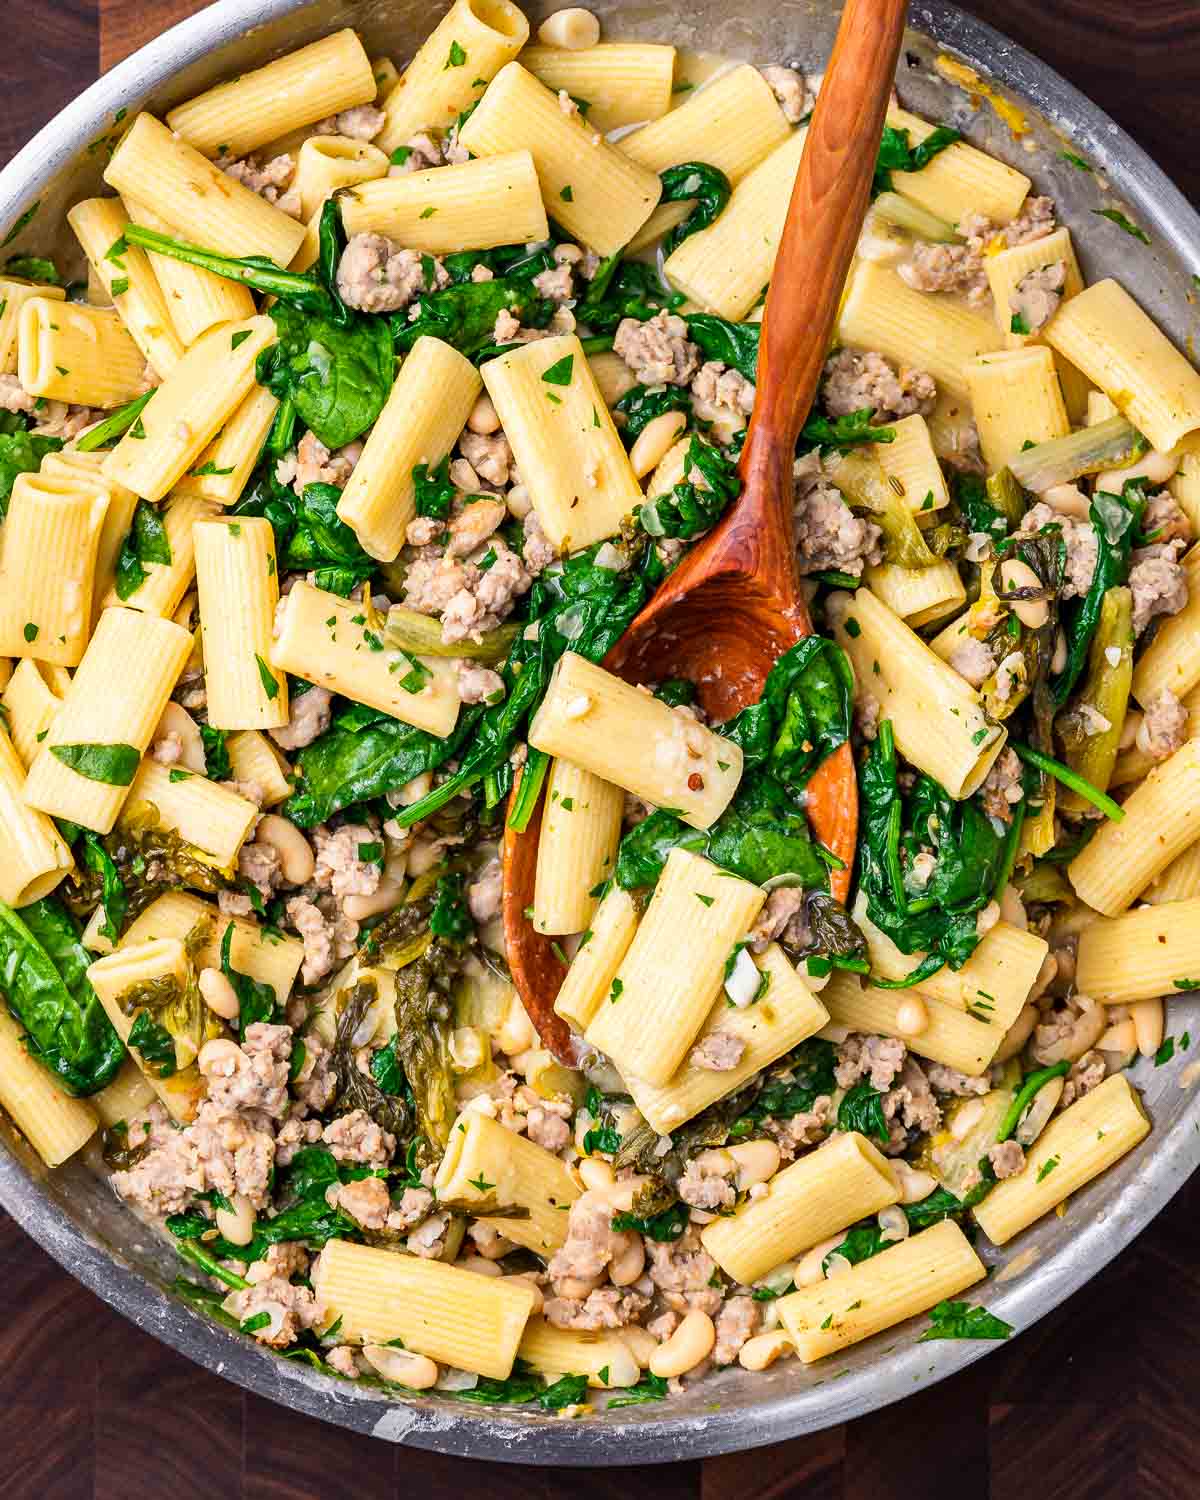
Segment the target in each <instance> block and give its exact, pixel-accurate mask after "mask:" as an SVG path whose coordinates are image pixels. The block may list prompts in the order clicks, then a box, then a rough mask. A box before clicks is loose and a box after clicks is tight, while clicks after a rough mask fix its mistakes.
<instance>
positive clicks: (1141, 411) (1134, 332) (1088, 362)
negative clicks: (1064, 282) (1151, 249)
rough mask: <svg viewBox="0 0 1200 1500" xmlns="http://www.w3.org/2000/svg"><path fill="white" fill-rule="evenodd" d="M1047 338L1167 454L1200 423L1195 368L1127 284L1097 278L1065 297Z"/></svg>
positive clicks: (1198, 382)
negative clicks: (1068, 297)
mask: <svg viewBox="0 0 1200 1500" xmlns="http://www.w3.org/2000/svg"><path fill="white" fill-rule="evenodd" d="M1045 339H1046V342H1047V343H1048V344H1050V345H1051V346H1052V347H1053V348H1055V349H1057V350H1058V352H1059V353H1060V354H1062V355H1063V356H1064V358H1066V359H1069V360H1070V361H1071V363H1072V364H1073V365H1075V366H1077V367H1078V368H1079V369H1080V370H1082V371H1083V373H1084V374H1085V375H1086V376H1087V377H1088V379H1089V380H1091V381H1092V383H1093V384H1094V385H1098V386H1099V387H1100V389H1101V390H1102V391H1103V392H1104V394H1105V395H1106V396H1108V398H1109V399H1110V400H1111V401H1112V403H1113V404H1114V406H1116V408H1117V410H1118V411H1119V412H1120V413H1121V415H1122V416H1124V417H1126V418H1127V419H1128V420H1129V421H1130V422H1132V423H1133V425H1134V426H1135V427H1136V428H1137V429H1138V431H1139V432H1142V433H1144V434H1145V435H1146V437H1147V438H1148V439H1149V441H1150V445H1151V447H1154V448H1158V449H1159V450H1160V451H1161V452H1163V453H1166V452H1168V451H1169V450H1170V449H1171V448H1174V447H1175V445H1176V444H1177V443H1178V442H1179V441H1180V439H1182V438H1184V437H1186V436H1187V434H1188V433H1189V432H1191V431H1192V430H1193V429H1194V428H1196V427H1200V372H1198V371H1197V370H1195V369H1194V368H1193V367H1192V365H1191V364H1189V363H1188V361H1187V360H1186V359H1185V358H1184V356H1183V355H1182V354H1181V353H1180V352H1179V350H1178V349H1176V347H1175V345H1174V344H1172V343H1171V341H1170V339H1168V338H1167V336H1166V334H1165V333H1163V332H1162V331H1161V330H1160V329H1159V327H1158V326H1157V324H1155V323H1154V322H1153V321H1152V320H1151V318H1150V317H1149V316H1148V315H1147V314H1146V313H1144V312H1143V311H1142V309H1141V308H1140V307H1139V306H1138V304H1137V303H1136V302H1135V301H1134V300H1133V298H1132V297H1131V296H1130V295H1129V293H1128V292H1127V291H1126V290H1125V288H1124V287H1123V286H1121V285H1120V284H1119V283H1117V282H1115V281H1112V280H1105V281H1097V282H1095V283H1094V284H1093V285H1092V286H1090V287H1088V288H1087V290H1086V291H1083V292H1080V293H1079V295H1078V296H1077V297H1072V298H1071V300H1070V301H1069V302H1064V303H1063V305H1062V306H1061V307H1060V308H1059V310H1058V312H1057V313H1056V314H1055V315H1054V317H1053V318H1052V319H1051V320H1050V322H1049V323H1048V324H1047V325H1046V331H1045Z"/></svg>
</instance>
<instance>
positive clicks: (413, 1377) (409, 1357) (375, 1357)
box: [362, 1344, 438, 1391]
mask: <svg viewBox="0 0 1200 1500" xmlns="http://www.w3.org/2000/svg"><path fill="white" fill-rule="evenodd" d="M362 1356H363V1358H364V1359H365V1360H366V1362H367V1363H368V1364H369V1365H370V1366H371V1368H372V1369H373V1370H375V1371H376V1372H377V1373H378V1374H380V1375H382V1376H383V1378H384V1379H385V1380H394V1381H395V1382H396V1384H397V1385H406V1386H407V1387H408V1388H409V1390H410V1391H427V1390H429V1388H430V1387H431V1386H434V1385H436V1384H437V1379H438V1367H437V1365H435V1364H434V1362H433V1360H431V1359H427V1358H426V1356H425V1355H424V1354H413V1353H411V1352H410V1351H409V1350H408V1349H396V1348H393V1347H391V1346H389V1345H386V1344H364V1345H363V1347H362Z"/></svg>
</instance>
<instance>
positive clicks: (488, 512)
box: [446, 497, 508, 557]
mask: <svg viewBox="0 0 1200 1500" xmlns="http://www.w3.org/2000/svg"><path fill="white" fill-rule="evenodd" d="M507 519H508V507H507V506H506V505H505V503H504V501H503V500H491V499H488V498H487V497H483V498H480V499H477V500H472V501H471V503H470V504H469V505H466V506H464V507H463V509H462V510H460V511H459V513H458V514H457V515H456V516H455V517H454V519H453V520H452V521H451V522H450V528H449V529H450V536H449V539H448V541H447V542H446V556H447V557H469V556H470V555H471V553H472V552H474V551H475V549H476V548H477V547H482V546H483V544H484V542H486V541H487V539H488V538H489V537H490V536H491V535H492V533H493V532H494V531H495V530H496V528H497V526H499V525H501V524H502V523H503V522H504V521H506V520H507Z"/></svg>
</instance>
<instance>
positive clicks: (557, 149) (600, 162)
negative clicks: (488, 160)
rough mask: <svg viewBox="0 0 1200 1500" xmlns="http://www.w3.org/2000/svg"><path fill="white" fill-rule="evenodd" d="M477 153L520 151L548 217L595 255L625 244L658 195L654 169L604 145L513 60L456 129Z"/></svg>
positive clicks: (614, 249) (576, 113) (605, 143)
mask: <svg viewBox="0 0 1200 1500" xmlns="http://www.w3.org/2000/svg"><path fill="white" fill-rule="evenodd" d="M459 141H460V142H461V143H462V145H464V146H465V147H466V148H467V150H468V151H472V152H474V154H475V155H476V156H500V155H503V154H504V153H506V152H510V151H522V150H526V151H528V152H529V153H530V155H531V156H532V157H533V164H534V166H535V168H536V169H537V175H538V181H539V183H540V184H541V189H542V199H543V201H544V202H545V203H546V204H548V205H549V206H550V209H551V211H552V212H553V214H554V218H555V220H556V221H557V222H558V223H560V224H561V225H562V226H563V228H564V229H565V230H566V231H567V233H568V234H569V235H571V236H572V237H573V238H574V239H579V240H582V241H583V243H584V244H585V245H590V246H591V248H592V249H593V250H594V251H595V252H596V254H597V255H613V254H615V253H616V252H617V251H618V250H620V249H621V248H622V246H624V245H626V244H628V242H629V241H630V240H631V239H632V238H633V236H634V234H635V233H636V232H637V230H638V229H639V228H640V227H641V225H642V224H643V223H645V221H646V219H647V218H649V216H650V211H651V209H653V207H654V205H655V204H656V203H657V202H658V200H659V197H660V196H661V194H662V183H661V182H660V181H659V180H658V177H657V175H656V174H655V173H653V172H648V171H647V170H646V168H645V167H639V166H638V165H637V164H636V162H632V161H630V159H629V157H628V156H626V155H624V153H623V152H621V151H619V150H618V149H617V148H616V147H615V146H610V145H609V144H608V142H607V141H605V140H604V139H603V137H602V136H600V135H599V133H598V132H597V131H596V130H594V129H593V128H592V127H591V126H590V125H588V124H587V122H586V121H585V120H584V119H583V118H582V117H581V116H580V115H579V113H578V111H575V110H571V111H570V112H566V111H564V110H563V109H562V108H561V106H560V103H559V100H558V99H557V98H556V97H555V96H554V95H553V94H552V93H551V92H550V90H549V89H548V88H546V87H545V85H544V84H541V83H539V82H538V80H537V79H536V78H535V77H534V76H533V74H532V73H530V72H528V71H527V70H526V69H525V68H523V67H522V66H521V65H520V63H516V62H512V63H509V64H508V65H507V66H506V67H504V68H502V69H501V71H500V72H499V74H497V76H496V77H495V78H494V79H493V80H492V82H491V84H490V85H489V86H488V89H487V92H486V93H485V94H484V96H483V98H482V100H481V101H480V103H479V105H478V107H477V108H476V109H475V110H474V111H473V112H472V114H471V117H470V119H469V120H467V122H466V124H464V125H463V127H462V129H461V130H460V131H459Z"/></svg>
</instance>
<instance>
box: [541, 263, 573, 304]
mask: <svg viewBox="0 0 1200 1500" xmlns="http://www.w3.org/2000/svg"><path fill="white" fill-rule="evenodd" d="M533 285H534V289H535V290H536V292H537V293H538V295H539V296H540V297H548V298H549V299H550V301H551V302H569V301H570V299H571V298H572V297H573V296H574V295H575V288H574V285H573V283H572V281H571V267H570V266H569V265H568V264H567V262H566V261H563V262H562V263H561V264H560V265H557V266H552V267H551V269H550V270H548V271H539V272H538V274H537V275H536V276H535V277H534V278H533Z"/></svg>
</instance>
